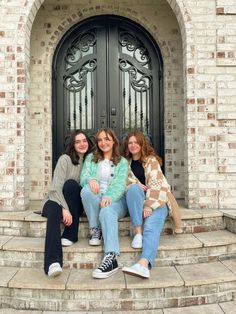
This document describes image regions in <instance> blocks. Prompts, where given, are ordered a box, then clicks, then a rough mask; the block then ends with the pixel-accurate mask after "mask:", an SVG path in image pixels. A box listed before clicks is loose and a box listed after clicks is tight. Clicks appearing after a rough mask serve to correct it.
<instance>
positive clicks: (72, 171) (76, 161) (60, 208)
mask: <svg viewBox="0 0 236 314" xmlns="http://www.w3.org/2000/svg"><path fill="white" fill-rule="evenodd" d="M90 150H91V142H90V140H89V138H88V137H87V135H86V134H85V133H84V132H83V131H82V130H76V131H74V132H73V133H72V134H71V136H70V138H69V141H68V143H67V145H66V148H65V152H64V154H63V155H61V157H60V158H59V159H58V162H57V164H56V168H55V171H54V174H53V179H52V183H51V186H50V188H49V191H48V194H47V196H46V199H45V200H44V205H43V209H42V216H44V217H47V229H46V239H45V252H44V271H45V273H46V274H48V276H51V277H55V276H57V275H59V274H60V273H61V272H62V265H63V254H62V246H70V245H72V244H73V243H74V242H77V241H78V228H79V217H80V216H81V215H82V213H83V204H82V201H81V197H80V191H81V189H82V188H81V186H80V173H81V169H82V166H83V162H84V159H85V157H86V155H87V154H88V153H89V152H90ZM61 222H63V224H64V226H65V228H64V231H63V234H62V236H61Z"/></svg>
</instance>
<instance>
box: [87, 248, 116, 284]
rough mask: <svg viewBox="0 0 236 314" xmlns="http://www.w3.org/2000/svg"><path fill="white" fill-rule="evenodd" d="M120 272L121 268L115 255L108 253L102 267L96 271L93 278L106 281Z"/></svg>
mask: <svg viewBox="0 0 236 314" xmlns="http://www.w3.org/2000/svg"><path fill="white" fill-rule="evenodd" d="M118 270H119V266H118V263H117V260H116V256H115V254H114V253H107V254H106V255H105V256H104V258H103V260H102V263H101V265H100V266H99V267H98V268H96V269H94V271H93V274H92V275H93V278H98V279H105V278H108V277H110V276H111V275H113V274H115V273H116V272H117V271H118Z"/></svg>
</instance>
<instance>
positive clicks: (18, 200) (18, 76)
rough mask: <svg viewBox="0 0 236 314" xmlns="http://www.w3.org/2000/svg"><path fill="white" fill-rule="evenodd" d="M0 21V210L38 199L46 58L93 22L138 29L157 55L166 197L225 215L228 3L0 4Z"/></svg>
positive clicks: (45, 126) (233, 13) (43, 176)
mask: <svg viewBox="0 0 236 314" xmlns="http://www.w3.org/2000/svg"><path fill="white" fill-rule="evenodd" d="M225 2H227V4H225ZM41 4H42V5H41ZM0 13H1V16H3V17H4V18H2V20H1V21H0V181H1V189H0V191H1V192H0V210H14V209H19V210H23V209H25V208H27V206H28V202H29V199H40V198H42V197H43V195H44V193H45V192H46V190H47V188H48V184H49V183H50V179H51V157H52V147H51V143H52V134H51V121H52V114H51V65H52V58H53V53H54V51H55V49H56V46H57V44H58V42H59V40H60V38H61V37H62V35H63V34H64V33H65V32H66V30H68V29H69V28H70V27H71V26H72V25H73V24H75V23H77V22H79V21H80V20H82V19H84V18H86V17H89V16H93V15H98V14H103V13H107V14H118V15H121V16H125V17H128V18H130V19H131V20H134V21H136V22H137V23H139V24H141V25H142V26H143V27H144V28H146V29H147V31H149V32H150V33H151V34H152V36H153V37H154V39H155V40H156V41H157V43H158V45H159V47H160V49H161V53H162V55H163V60H164V69H165V78H164V93H165V149H166V152H165V153H166V175H167V178H168V181H169V182H170V183H171V185H172V187H173V190H174V193H175V195H176V196H177V197H181V198H182V197H185V200H186V204H187V205H188V206H189V207H191V208H197V207H199V206H200V207H202V208H219V207H220V208H233V207H234V208H235V204H236V193H235V192H236V169H235V168H236V151H235V150H236V134H235V133H236V104H235V102H236V94H235V90H236V89H235V85H236V83H235V82H236V67H235V45H236V43H235V38H236V37H235V30H236V3H235V1H234V0H228V1H223V0H208V1H205V0H198V1H193V0H155V1H154V0H142V1H141V0H140V1H139V0H136V1H133V0H130V1H128V0H127V1H121V0H120V1H118V0H117V1H105V0H100V1H99V2H98V1H95V0H91V1H89V3H88V1H82V0H76V1H75V0H71V1H69V0H68V1H67V0H64V1H62V0H61V1H60V0H59V1H56V0H45V1H43V0H41V1H40V0H38V1H35V0H28V1H26V0H2V1H1V3H0Z"/></svg>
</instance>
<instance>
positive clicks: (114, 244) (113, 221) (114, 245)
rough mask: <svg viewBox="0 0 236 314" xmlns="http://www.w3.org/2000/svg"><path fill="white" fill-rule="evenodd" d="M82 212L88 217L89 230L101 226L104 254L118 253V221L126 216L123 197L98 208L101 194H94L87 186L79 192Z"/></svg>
mask: <svg viewBox="0 0 236 314" xmlns="http://www.w3.org/2000/svg"><path fill="white" fill-rule="evenodd" d="M81 198H82V202H83V206H84V210H85V212H86V215H87V217H88V221H89V228H94V227H98V226H101V229H102V236H103V241H104V250H105V253H108V252H114V253H116V254H117V255H118V254H119V253H120V248H119V237H118V234H119V224H118V220H119V219H120V218H123V217H125V215H126V214H127V205H126V201H125V196H123V197H122V198H121V199H120V200H119V201H118V202H114V203H112V204H111V205H109V206H106V207H103V208H100V201H101V199H102V194H100V193H99V194H94V193H93V192H92V191H91V189H90V186H89V185H88V184H87V185H86V186H85V187H84V188H83V189H82V191H81Z"/></svg>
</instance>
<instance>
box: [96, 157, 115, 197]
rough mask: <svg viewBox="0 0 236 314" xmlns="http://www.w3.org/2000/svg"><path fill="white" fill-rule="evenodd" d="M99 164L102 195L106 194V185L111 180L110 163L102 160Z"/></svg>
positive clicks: (107, 160)
mask: <svg viewBox="0 0 236 314" xmlns="http://www.w3.org/2000/svg"><path fill="white" fill-rule="evenodd" d="M99 163H100V191H101V193H102V194H104V193H106V191H107V188H108V184H109V181H110V178H111V163H112V162H111V161H110V160H109V159H104V160H102V161H99Z"/></svg>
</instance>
